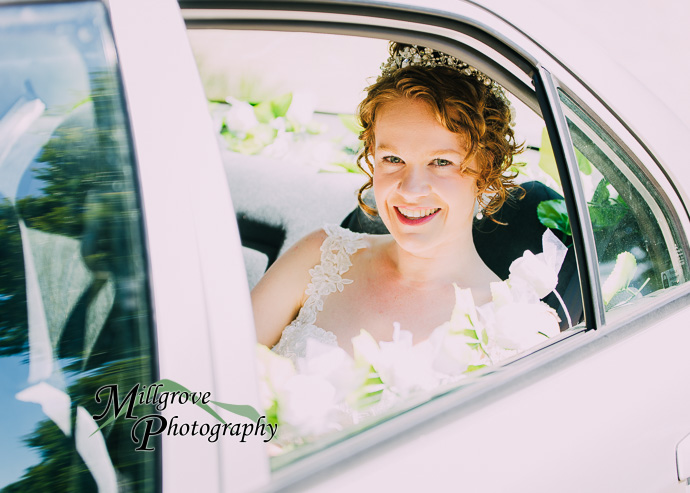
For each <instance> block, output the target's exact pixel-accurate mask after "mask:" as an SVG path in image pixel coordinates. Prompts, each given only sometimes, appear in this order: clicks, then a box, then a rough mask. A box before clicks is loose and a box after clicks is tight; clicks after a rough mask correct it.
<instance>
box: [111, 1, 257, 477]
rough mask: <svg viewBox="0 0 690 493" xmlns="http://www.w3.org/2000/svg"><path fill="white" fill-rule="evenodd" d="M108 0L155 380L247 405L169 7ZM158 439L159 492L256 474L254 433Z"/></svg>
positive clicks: (238, 274) (226, 274)
mask: <svg viewBox="0 0 690 493" xmlns="http://www.w3.org/2000/svg"><path fill="white" fill-rule="evenodd" d="M110 8H111V15H112V19H113V25H114V33H115V39H116V42H117V47H118V54H119V57H120V61H121V65H122V78H123V85H124V89H125V92H126V95H127V101H128V106H129V110H130V118H131V122H132V129H133V136H134V141H135V151H136V157H137V160H138V164H139V166H138V168H139V174H140V181H141V191H142V197H143V209H144V213H145V218H146V219H145V220H146V232H147V241H148V245H149V254H150V257H151V273H150V276H151V286H152V293H153V302H154V310H155V320H156V326H157V340H158V351H159V354H160V357H159V359H160V363H159V364H160V370H159V371H160V376H161V378H168V379H171V380H174V381H176V382H179V383H181V384H182V385H185V386H186V387H188V388H190V389H193V390H198V391H210V392H212V395H213V398H214V400H218V401H220V402H226V403H242V404H248V405H252V406H254V407H256V408H258V394H257V388H256V384H255V381H256V377H255V368H254V359H253V355H254V344H255V336H254V332H253V318H252V314H251V303H250V301H249V293H248V289H247V281H246V276H245V273H244V272H245V271H244V264H243V261H242V253H241V247H240V242H239V234H238V232H237V225H236V223H235V220H234V214H233V211H232V204H231V201H230V196H229V191H228V189H227V186H226V184H225V176H224V172H223V168H222V165H221V162H220V156H219V153H218V148H217V145H216V143H215V141H214V140H213V138H212V131H211V121H210V116H209V114H208V110H207V108H206V100H205V98H204V95H203V89H202V86H201V81H200V79H199V76H198V74H197V72H196V66H195V63H194V59H193V57H192V53H191V49H190V48H189V44H188V42H187V38H186V34H185V33H186V31H185V28H184V23H183V21H182V19H181V16H180V12H179V10H178V9H177V8H176V4H175V3H174V2H171V1H155V2H154V1H152V2H147V3H146V5H145V6H143V5H141V3H140V2H136V1H121V0H115V1H112V2H110ZM152 26H156V31H155V35H152V31H151V28H152ZM219 217H222V218H224V220H223V221H219V220H218V218H219ZM187 407H188V406H187ZM176 412H182V411H181V410H176ZM164 438H167V439H164V442H163V451H164V452H163V471H164V474H163V485H164V488H165V490H166V491H189V490H190V489H194V488H195V485H197V484H198V478H199V475H202V476H204V477H205V478H206V480H208V481H210V484H209V485H208V487H209V488H210V489H218V490H225V489H228V488H229V485H232V484H235V483H241V484H244V485H246V487H251V485H253V484H257V482H263V481H265V480H266V479H267V477H268V462H267V460H266V458H265V455H264V449H263V443H261V442H259V441H254V442H252V443H239V442H237V441H231V440H224V441H223V440H220V441H218V442H216V443H215V444H210V443H208V442H207V441H205V440H200V441H190V440H180V439H175V438H174V437H170V438H168V435H165V436H164ZM192 444H193V445H192ZM186 464H195V470H196V472H195V474H190V470H189V469H188V468H187V467H184V465H186Z"/></svg>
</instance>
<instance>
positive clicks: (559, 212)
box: [537, 199, 573, 236]
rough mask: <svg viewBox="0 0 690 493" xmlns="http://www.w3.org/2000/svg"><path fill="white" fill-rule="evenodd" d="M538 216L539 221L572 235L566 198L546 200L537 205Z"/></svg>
mask: <svg viewBox="0 0 690 493" xmlns="http://www.w3.org/2000/svg"><path fill="white" fill-rule="evenodd" d="M537 217H538V218H539V222H541V223H542V224H543V225H544V226H546V227H547V228H551V229H557V230H558V231H562V232H563V233H565V234H567V235H570V236H572V234H573V232H572V230H571V229H570V219H569V218H568V211H567V210H566V207H565V200H564V199H555V200H544V201H542V202H540V203H539V205H538V206H537Z"/></svg>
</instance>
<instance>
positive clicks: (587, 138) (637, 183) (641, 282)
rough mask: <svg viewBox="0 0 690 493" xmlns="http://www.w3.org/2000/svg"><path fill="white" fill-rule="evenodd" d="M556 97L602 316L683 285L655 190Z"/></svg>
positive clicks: (591, 124) (682, 267) (669, 221)
mask: <svg viewBox="0 0 690 493" xmlns="http://www.w3.org/2000/svg"><path fill="white" fill-rule="evenodd" d="M559 95H560V99H561V102H562V106H563V110H564V113H565V115H566V118H567V122H568V128H569V131H570V135H571V137H572V141H573V145H574V147H575V153H576V156H577V163H578V167H579V174H580V179H581V183H582V185H583V190H584V193H585V198H586V200H587V204H588V206H587V208H588V211H589V221H590V223H591V226H592V230H593V233H594V241H595V246H596V259H597V260H598V268H599V278H600V282H601V291H602V297H603V302H604V306H605V308H606V311H607V312H608V311H615V310H616V309H617V308H622V307H624V306H628V305H631V304H635V303H637V302H638V301H639V300H642V299H645V298H648V297H650V296H654V295H656V294H659V293H662V292H664V291H666V290H668V289H672V288H673V287H674V286H677V285H679V284H682V283H684V282H686V281H687V279H688V273H687V265H686V262H685V254H684V252H683V247H682V245H683V243H682V242H681V241H680V238H681V235H682V231H680V230H679V229H678V228H677V227H676V224H677V222H676V221H675V220H674V217H673V214H672V213H671V208H670V207H668V206H667V205H666V204H667V200H666V199H665V196H664V191H663V190H662V188H661V185H659V184H658V183H657V182H656V180H654V179H653V178H651V177H650V176H649V175H646V174H644V173H643V172H642V170H641V168H640V167H639V166H638V165H636V164H635V162H634V160H633V159H632V158H631V157H630V156H629V154H628V153H627V152H626V151H625V150H624V149H623V148H622V147H621V145H619V144H618V143H617V142H616V140H614V139H612V138H611V136H610V135H609V133H608V132H607V131H606V130H605V129H604V128H602V126H601V125H599V124H598V123H597V122H596V121H594V119H592V118H591V117H590V116H589V115H588V114H587V112H586V111H585V110H584V109H583V108H582V107H581V106H580V105H579V104H578V103H576V102H575V101H574V100H573V99H572V98H570V97H569V96H568V95H567V94H566V93H565V92H564V91H562V90H560V89H559ZM561 227H562V228H563V229H567V228H569V225H568V224H566V223H562V224H561Z"/></svg>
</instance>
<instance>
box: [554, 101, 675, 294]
mask: <svg viewBox="0 0 690 493" xmlns="http://www.w3.org/2000/svg"><path fill="white" fill-rule="evenodd" d="M566 94H567V93H566ZM562 109H563V112H564V113H565V115H566V116H567V118H568V119H569V120H570V121H572V122H573V123H574V124H576V125H577V126H578V127H579V128H580V130H581V131H582V132H583V133H584V134H585V135H587V137H588V138H589V139H590V140H591V141H592V143H593V144H595V145H596V146H597V147H598V148H599V149H600V150H601V151H602V152H603V153H604V154H605V155H606V157H607V158H608V159H609V160H610V161H611V162H612V163H614V165H616V168H617V169H618V170H619V171H620V172H621V173H622V174H623V176H624V177H625V178H626V179H627V180H628V181H629V182H630V183H631V184H632V185H633V187H634V188H635V189H636V190H637V192H638V193H639V194H640V195H641V196H642V198H643V199H644V200H645V202H646V204H647V205H648V206H649V208H650V209H651V210H652V213H653V214H654V216H655V217H657V218H662V219H661V220H659V221H657V225H658V226H659V229H660V230H661V234H662V236H663V238H664V242H665V244H666V245H667V246H668V245H672V246H674V248H672V249H668V252H669V257H670V258H671V262H672V264H673V268H674V269H675V270H676V272H678V273H679V275H680V276H681V279H680V281H681V282H683V281H684V280H685V275H684V269H683V261H682V260H681V258H680V254H679V252H678V251H677V250H676V248H675V245H676V239H675V238H674V235H673V233H672V231H671V228H670V226H669V223H668V222H667V221H666V217H667V215H666V214H665V213H664V211H662V209H661V207H659V204H658V203H657V201H656V199H655V198H654V197H653V196H652V194H651V193H650V192H649V188H650V187H648V186H647V185H645V184H644V183H642V181H641V180H640V179H639V178H638V177H637V175H636V174H635V173H634V172H633V171H632V170H631V169H630V167H629V166H628V165H627V164H625V163H624V162H623V159H621V158H620V157H619V156H618V155H617V154H616V153H615V152H614V150H613V149H611V147H610V146H609V145H608V144H607V143H606V142H604V140H603V139H602V138H601V137H600V136H599V135H598V134H597V133H596V132H595V131H594V129H592V128H591V127H590V126H589V125H588V124H587V123H586V122H585V121H584V120H583V119H582V118H580V116H578V115H577V114H576V113H575V112H574V111H573V110H571V109H570V108H568V107H567V106H566V105H565V104H563V105H562ZM582 109H583V111H584V108H582ZM600 128H601V130H602V131H605V128H604V127H600ZM607 135H608V132H607ZM622 151H623V152H625V150H624V149H622ZM626 156H627V157H628V158H629V159H631V161H633V163H634V162H635V160H634V159H632V158H630V156H629V155H628V154H627V153H626ZM638 168H639V166H638ZM641 171H642V172H643V174H645V176H647V179H648V180H649V181H650V183H651V186H652V187H654V188H655V189H656V190H658V188H659V184H658V183H657V182H656V181H655V180H653V179H650V178H649V176H648V174H646V173H644V170H641ZM657 193H658V192H657ZM659 196H660V197H661V198H662V200H663V201H664V202H665V205H667V206H668V200H664V199H665V195H662V194H659ZM669 212H672V209H671V210H669ZM671 219H672V218H671ZM679 236H680V237H681V238H682V235H679Z"/></svg>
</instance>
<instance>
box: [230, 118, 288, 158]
mask: <svg viewBox="0 0 690 493" xmlns="http://www.w3.org/2000/svg"><path fill="white" fill-rule="evenodd" d="M277 135H278V131H277V130H276V129H275V128H273V127H271V126H270V125H266V124H264V123H262V124H260V125H257V126H256V127H254V128H252V129H251V131H249V132H247V135H245V136H244V138H239V137H237V136H236V135H234V134H232V133H226V134H223V137H225V140H226V141H227V143H228V149H230V150H231V151H233V152H239V153H241V154H258V153H259V152H261V150H262V149H263V148H264V147H266V146H267V145H269V144H271V143H272V142H273V141H274V140H275V138H276V136H277Z"/></svg>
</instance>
